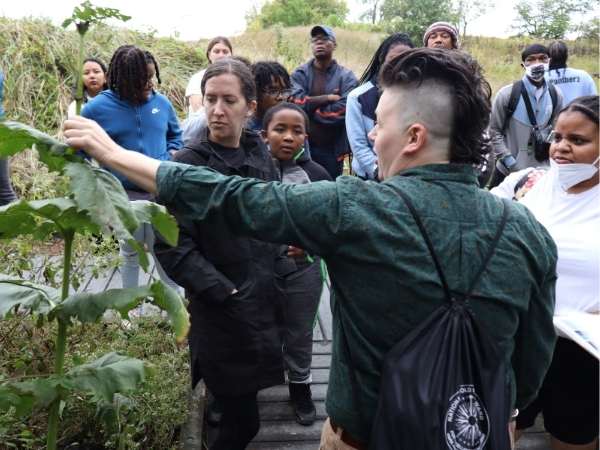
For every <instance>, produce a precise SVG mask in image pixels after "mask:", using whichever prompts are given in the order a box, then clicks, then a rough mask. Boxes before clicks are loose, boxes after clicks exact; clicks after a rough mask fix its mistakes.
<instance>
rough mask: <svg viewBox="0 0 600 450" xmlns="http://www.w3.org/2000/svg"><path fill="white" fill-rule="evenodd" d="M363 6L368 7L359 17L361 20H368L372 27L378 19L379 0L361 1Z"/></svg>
mask: <svg viewBox="0 0 600 450" xmlns="http://www.w3.org/2000/svg"><path fill="white" fill-rule="evenodd" d="M361 2H362V3H363V4H364V5H368V9H367V10H366V11H365V12H364V13H363V14H362V15H361V16H360V18H361V20H368V21H369V22H370V23H371V24H372V25H375V24H376V23H377V19H378V18H379V14H378V13H379V7H380V3H381V1H380V0H361Z"/></svg>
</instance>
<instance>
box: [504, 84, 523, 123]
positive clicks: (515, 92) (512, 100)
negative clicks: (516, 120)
mask: <svg viewBox="0 0 600 450" xmlns="http://www.w3.org/2000/svg"><path fill="white" fill-rule="evenodd" d="M522 85H523V81H521V80H518V81H515V82H514V83H513V84H512V88H511V90H510V97H509V98H508V105H506V116H505V117H504V124H503V126H502V131H506V129H507V128H508V122H509V121H510V118H511V117H512V116H513V114H514V113H515V111H516V109H517V105H518V104H519V97H521V86H522Z"/></svg>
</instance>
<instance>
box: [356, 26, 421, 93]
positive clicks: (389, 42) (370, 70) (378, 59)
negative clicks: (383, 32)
mask: <svg viewBox="0 0 600 450" xmlns="http://www.w3.org/2000/svg"><path fill="white" fill-rule="evenodd" d="M396 45H405V46H407V47H409V48H415V44H413V42H412V41H411V39H410V36H408V34H406V33H394V34H391V35H389V36H388V37H387V38H385V40H384V41H383V42H382V43H381V44H380V45H379V48H378V49H377V50H376V51H375V54H374V55H373V58H371V61H370V62H369V65H368V66H367V68H366V69H365V71H364V72H363V74H362V76H361V77H360V80H359V81H358V83H359V84H363V83H366V82H367V81H376V80H377V75H379V71H380V70H381V67H382V66H383V63H384V61H385V57H386V56H387V54H388V52H389V51H390V49H391V48H392V47H394V46H396Z"/></svg>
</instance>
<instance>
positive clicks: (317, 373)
mask: <svg viewBox="0 0 600 450" xmlns="http://www.w3.org/2000/svg"><path fill="white" fill-rule="evenodd" d="M311 374H312V382H313V384H327V383H328V382H329V369H312V370H311Z"/></svg>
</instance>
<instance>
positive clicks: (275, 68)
mask: <svg viewBox="0 0 600 450" xmlns="http://www.w3.org/2000/svg"><path fill="white" fill-rule="evenodd" d="M251 70H252V75H254V83H255V84H256V111H255V112H254V114H252V117H250V119H248V121H247V122H246V128H248V129H250V130H253V131H256V132H257V133H260V132H261V131H262V130H263V129H264V128H263V118H264V116H265V113H266V112H267V110H268V109H269V108H271V107H272V106H275V105H277V104H278V103H281V102H284V101H286V100H287V99H288V98H289V97H290V95H291V94H292V90H291V83H290V75H289V73H288V72H287V70H285V67H283V66H282V65H281V64H279V63H278V62H277V61H258V62H256V63H254V64H252V66H251Z"/></svg>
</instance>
